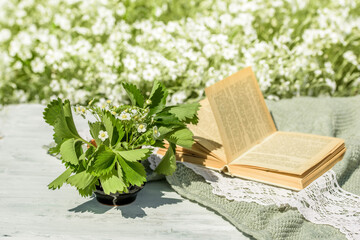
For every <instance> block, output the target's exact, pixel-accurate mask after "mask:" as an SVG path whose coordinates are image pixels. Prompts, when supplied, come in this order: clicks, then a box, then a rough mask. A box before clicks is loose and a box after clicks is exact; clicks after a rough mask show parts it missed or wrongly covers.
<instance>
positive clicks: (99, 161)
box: [44, 81, 199, 205]
mask: <svg viewBox="0 0 360 240" xmlns="http://www.w3.org/2000/svg"><path fill="white" fill-rule="evenodd" d="M122 86H123V87H124V89H125V91H126V92H127V94H128V97H129V99H130V102H131V104H130V105H126V104H124V105H120V106H115V105H113V104H112V103H111V101H107V102H106V103H105V104H103V105H102V106H98V105H97V104H95V102H96V101H94V100H92V101H91V102H90V103H89V104H88V106H86V107H83V106H78V107H75V111H76V112H77V113H80V114H81V115H82V116H83V117H84V118H85V113H87V114H86V116H88V114H90V115H93V116H94V118H95V119H96V121H93V122H90V121H89V122H88V124H89V128H90V134H91V136H92V138H93V140H91V141H89V140H86V139H84V138H82V137H81V136H80V135H79V133H78V131H77V130H76V127H75V124H74V121H73V116H72V111H71V104H70V102H69V100H65V101H62V100H61V99H57V100H53V101H52V102H50V103H49V104H48V106H47V107H46V108H45V110H44V119H45V122H46V123H48V124H49V125H51V126H52V127H53V129H54V135H53V138H54V141H55V144H56V146H55V147H53V148H51V149H50V153H52V154H59V155H60V159H61V160H62V163H63V164H64V165H65V167H66V170H65V171H64V172H63V173H62V174H61V175H60V176H59V177H57V178H56V179H55V180H54V181H53V182H51V183H50V184H49V185H48V187H49V189H57V188H60V187H61V186H62V185H63V184H64V183H68V184H70V185H72V186H74V187H76V188H77V190H78V192H79V194H80V195H81V196H90V195H92V193H93V192H95V194H96V197H97V200H98V201H99V202H102V203H106V204H110V205H121V204H125V203H129V202H131V201H133V200H135V197H136V193H137V192H138V191H139V190H141V188H142V187H143V185H144V183H145V182H146V171H145V169H144V166H143V165H142V164H141V162H142V161H144V160H145V159H147V158H148V157H149V155H150V154H151V153H152V151H153V149H152V148H151V147H159V148H165V146H164V142H165V141H164V140H166V141H167V142H168V143H169V147H168V150H167V152H166V154H165V156H164V157H163V159H162V161H161V162H160V163H159V165H158V166H157V168H156V169H155V171H156V172H157V173H159V174H164V175H170V174H172V173H173V172H174V171H175V168H176V159H175V147H176V145H180V146H183V147H187V148H190V147H191V146H192V144H193V134H192V132H191V131H190V130H189V129H188V128H187V124H189V123H192V124H196V123H197V121H198V118H197V110H198V109H199V104H198V103H190V104H182V105H176V106H166V98H167V95H168V92H167V89H166V88H165V86H164V85H163V84H161V83H160V82H158V81H156V82H154V85H153V88H152V91H151V93H150V95H149V97H148V98H147V99H145V97H144V96H143V95H142V94H141V92H140V90H139V89H138V88H136V86H135V85H133V84H129V83H124V84H122ZM149 146H150V148H149Z"/></svg>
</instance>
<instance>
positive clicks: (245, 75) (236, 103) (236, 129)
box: [205, 67, 276, 163]
mask: <svg viewBox="0 0 360 240" xmlns="http://www.w3.org/2000/svg"><path fill="white" fill-rule="evenodd" d="M205 92H206V96H207V98H208V100H209V103H210V105H211V109H212V111H213V114H214V117H215V119H216V123H217V126H218V128H219V131H220V136H221V140H222V143H223V146H224V149H225V154H226V159H227V162H228V163H230V162H231V161H233V160H234V159H236V158H238V157H239V156H240V155H241V154H242V153H244V152H246V151H247V150H248V149H250V148H251V147H252V146H254V145H255V144H257V143H259V142H261V141H262V140H263V139H264V138H266V137H267V136H269V135H271V134H272V133H273V132H275V131H276V128H275V125H274V122H273V120H272V118H271V115H270V112H269V110H268V108H267V107H266V104H265V101H264V98H263V95H262V93H261V91H260V88H259V86H258V84H257V81H256V78H255V75H254V73H253V72H252V70H251V68H250V67H248V68H245V69H243V70H241V71H239V72H237V73H235V74H233V75H231V76H230V77H228V78H225V79H224V80H222V81H220V82H217V83H215V84H214V85H212V86H210V87H208V88H206V89H205Z"/></svg>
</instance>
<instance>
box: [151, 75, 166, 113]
mask: <svg viewBox="0 0 360 240" xmlns="http://www.w3.org/2000/svg"><path fill="white" fill-rule="evenodd" d="M167 95H168V92H167V89H166V87H165V86H164V85H163V84H162V83H160V82H159V81H155V82H154V85H153V88H152V90H151V93H150V97H149V99H150V100H151V105H150V112H149V115H152V114H154V113H156V112H159V111H161V110H162V109H163V108H164V107H165V104H166V98H167Z"/></svg>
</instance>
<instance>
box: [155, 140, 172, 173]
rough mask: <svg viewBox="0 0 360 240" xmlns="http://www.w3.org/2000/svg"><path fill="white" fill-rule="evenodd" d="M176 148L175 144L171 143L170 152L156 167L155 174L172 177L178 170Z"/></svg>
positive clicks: (167, 152)
mask: <svg viewBox="0 0 360 240" xmlns="http://www.w3.org/2000/svg"><path fill="white" fill-rule="evenodd" d="M175 148H176V145H175V144H174V143H170V146H169V148H168V150H167V151H166V153H165V156H164V157H163V158H162V160H161V162H160V164H159V165H158V166H157V167H156V169H155V172H157V173H159V174H164V175H171V174H173V173H174V172H175V170H176V157H175Z"/></svg>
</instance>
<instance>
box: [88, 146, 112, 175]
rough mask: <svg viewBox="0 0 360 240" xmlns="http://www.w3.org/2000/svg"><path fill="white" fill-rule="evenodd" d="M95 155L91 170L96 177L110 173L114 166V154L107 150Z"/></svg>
mask: <svg viewBox="0 0 360 240" xmlns="http://www.w3.org/2000/svg"><path fill="white" fill-rule="evenodd" d="M104 149H105V150H103V151H100V152H99V153H97V154H96V157H95V161H94V162H93V166H92V170H93V171H94V172H95V173H96V174H98V175H106V174H108V173H110V172H111V171H112V170H113V169H114V166H115V156H116V155H115V153H113V151H111V150H110V149H108V148H104Z"/></svg>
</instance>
